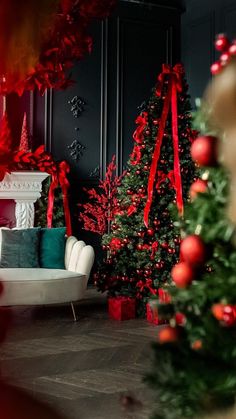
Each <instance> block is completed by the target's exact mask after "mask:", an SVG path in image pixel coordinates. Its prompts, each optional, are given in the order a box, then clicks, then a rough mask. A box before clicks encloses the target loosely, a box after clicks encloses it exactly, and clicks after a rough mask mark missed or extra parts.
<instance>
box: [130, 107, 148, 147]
mask: <svg viewBox="0 0 236 419" xmlns="http://www.w3.org/2000/svg"><path fill="white" fill-rule="evenodd" d="M135 123H136V124H137V125H138V127H137V128H136V130H135V131H134V134H133V139H134V141H136V143H138V144H142V142H143V139H144V133H143V132H144V130H145V128H146V125H147V123H148V113H147V112H142V114H141V115H139V116H138V118H137V119H136V121H135Z"/></svg>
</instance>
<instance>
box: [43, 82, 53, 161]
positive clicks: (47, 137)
mask: <svg viewBox="0 0 236 419" xmlns="http://www.w3.org/2000/svg"><path fill="white" fill-rule="evenodd" d="M52 124H53V89H47V90H46V91H45V96H44V145H45V149H46V150H47V151H48V152H49V153H51V152H52Z"/></svg>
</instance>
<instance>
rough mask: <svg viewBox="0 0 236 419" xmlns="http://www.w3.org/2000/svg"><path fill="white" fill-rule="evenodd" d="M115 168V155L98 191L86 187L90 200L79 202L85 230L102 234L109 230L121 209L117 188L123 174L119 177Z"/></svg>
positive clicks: (80, 218) (80, 216)
mask: <svg viewBox="0 0 236 419" xmlns="http://www.w3.org/2000/svg"><path fill="white" fill-rule="evenodd" d="M115 170H116V164H115V156H113V157H112V161H111V163H110V164H109V165H108V167H107V172H106V176H105V179H104V180H101V181H100V183H99V188H98V191H96V189H94V188H92V189H86V188H84V191H85V192H86V193H87V195H88V201H89V202H87V203H86V204H79V206H80V207H81V208H82V212H81V213H80V215H79V220H80V221H82V223H83V228H84V230H87V231H92V232H93V233H97V234H99V235H101V236H102V235H103V234H105V233H107V232H108V227H109V223H110V222H111V221H112V220H114V217H115V215H116V214H117V212H118V211H119V208H118V207H119V206H118V202H117V189H118V187H119V186H120V184H121V179H122V177H123V174H122V175H121V176H119V177H118V176H116V175H115Z"/></svg>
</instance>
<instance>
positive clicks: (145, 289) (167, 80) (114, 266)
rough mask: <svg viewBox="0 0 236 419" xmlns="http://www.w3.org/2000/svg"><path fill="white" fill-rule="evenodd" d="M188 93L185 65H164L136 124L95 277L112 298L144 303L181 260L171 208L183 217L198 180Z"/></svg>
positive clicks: (98, 285)
mask: <svg viewBox="0 0 236 419" xmlns="http://www.w3.org/2000/svg"><path fill="white" fill-rule="evenodd" d="M187 90H188V86H187V83H186V80H185V77H184V69H183V67H182V65H176V66H175V67H174V68H170V67H169V66H167V65H164V66H163V71H162V73H161V74H160V75H159V77H158V81H157V84H156V86H155V87H154V89H153V90H152V94H151V97H150V99H149V100H148V102H147V103H146V105H145V106H144V108H143V109H142V112H141V113H140V115H139V116H138V118H137V120H136V124H137V129H136V131H135V132H134V135H133V138H134V147H133V151H132V153H131V155H130V159H129V161H128V164H127V171H126V173H125V174H124V177H123V179H122V183H121V186H120V187H119V188H118V195H117V208H116V211H115V218H114V220H113V222H112V225H111V233H110V234H107V235H104V236H103V249H104V250H105V251H106V252H107V254H106V257H105V259H104V263H103V265H102V266H101V269H100V270H99V272H98V274H97V275H96V283H97V287H98V289H99V290H101V291H105V290H108V291H109V294H110V295H111V296H117V295H119V296H120V295H123V296H136V297H138V299H139V301H141V300H143V301H144V300H145V298H146V297H148V296H150V295H152V294H155V293H156V292H157V289H158V288H159V287H160V286H162V285H163V284H166V283H168V281H169V280H170V271H171V268H172V266H173V265H174V264H175V263H176V261H177V260H178V255H179V241H180V238H179V232H177V233H176V231H175V230H174V226H173V222H172V218H171V214H170V212H169V209H168V207H169V205H170V203H175V204H176V205H177V207H178V210H179V213H180V214H181V215H182V214H183V210H184V203H185V202H186V201H187V198H188V191H189V186H190V184H191V182H192V180H193V178H194V176H195V165H194V163H193V162H192V160H191V158H190V146H191V142H192V141H193V139H194V137H195V132H194V131H192V130H191V107H190V101H189V95H188V93H187Z"/></svg>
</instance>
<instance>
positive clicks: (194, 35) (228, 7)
mask: <svg viewBox="0 0 236 419" xmlns="http://www.w3.org/2000/svg"><path fill="white" fill-rule="evenodd" d="M185 3H186V12H185V13H184V14H183V15H182V61H183V63H184V65H185V68H186V73H187V78H188V81H189V84H190V94H191V96H192V101H193V103H194V100H195V98H197V97H201V96H202V94H203V92H204V89H205V87H206V85H207V82H208V81H209V79H210V66H211V64H212V63H213V62H214V61H215V59H216V56H217V54H216V53H215V50H214V40H215V35H216V34H217V33H221V32H226V33H227V34H228V35H229V36H235V35H236V1H235V0H234V1H232V0H186V2H185Z"/></svg>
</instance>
